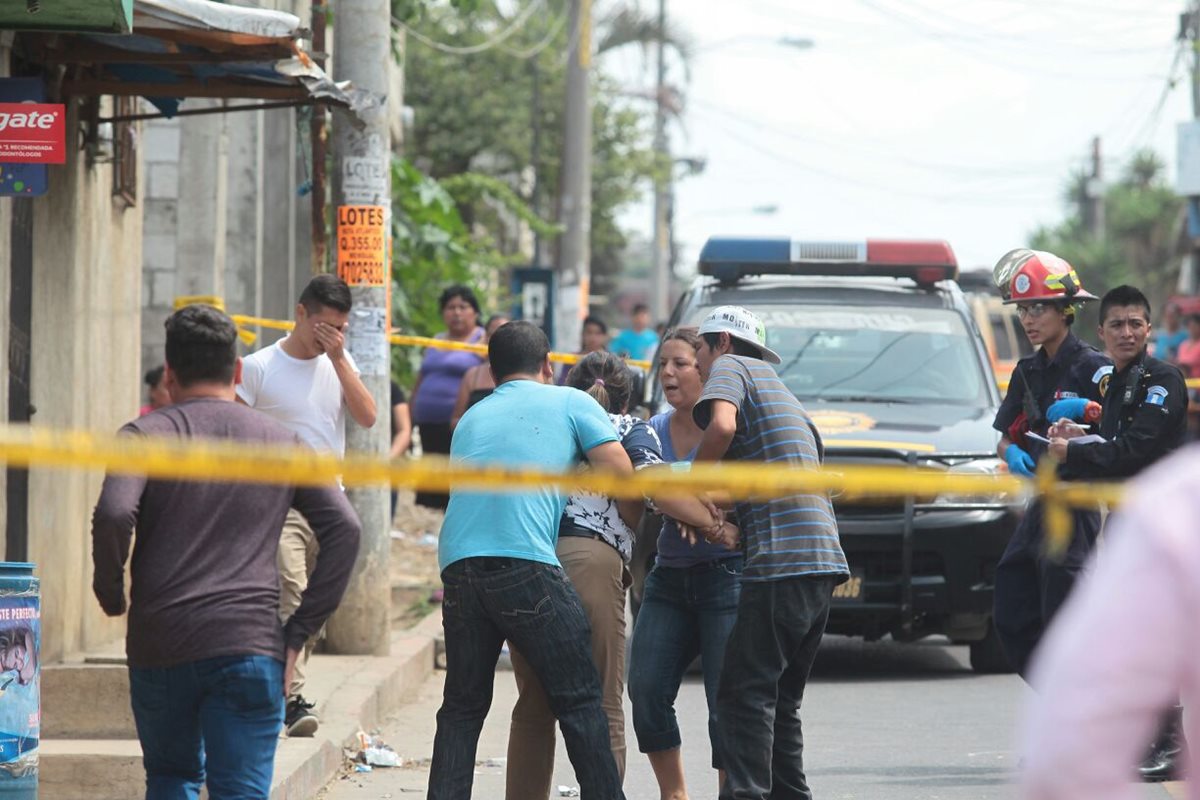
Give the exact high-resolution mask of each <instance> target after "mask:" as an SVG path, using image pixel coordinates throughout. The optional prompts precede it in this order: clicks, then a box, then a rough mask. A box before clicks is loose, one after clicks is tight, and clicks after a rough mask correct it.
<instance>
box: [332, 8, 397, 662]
mask: <svg viewBox="0 0 1200 800" xmlns="http://www.w3.org/2000/svg"><path fill="white" fill-rule="evenodd" d="M333 9H334V25H333V43H334V49H333V54H334V65H333V66H334V71H333V75H334V77H335V78H336V79H337V80H349V81H351V82H352V83H353V84H354V87H355V88H356V89H359V90H365V91H367V92H370V93H371V94H372V95H375V96H376V97H377V98H378V101H379V102H378V104H377V105H374V106H373V107H372V109H371V110H370V111H368V112H364V113H363V114H362V116H363V117H365V119H363V120H362V121H363V122H365V126H356V124H355V121H354V120H353V117H352V115H351V114H350V113H349V112H347V111H345V110H342V109H337V110H336V111H335V112H334V116H333V153H334V162H333V163H334V176H333V177H334V183H333V200H334V205H335V213H334V220H335V224H336V228H335V236H334V239H335V247H336V251H335V252H336V262H337V271H338V275H340V276H341V277H342V278H343V279H344V280H345V281H346V282H347V283H349V284H350V285H351V287H352V290H351V291H352V292H353V295H354V308H353V309H352V310H351V312H350V329H349V332H348V333H347V337H346V338H347V346H348V349H349V351H350V355H351V356H353V358H354V360H355V361H356V362H357V364H358V368H359V370H360V373H361V375H362V380H363V383H364V384H365V385H366V387H367V388H368V389H369V390H370V391H371V395H372V396H373V397H374V398H375V408H376V409H377V412H376V421H375V425H374V426H373V427H372V428H370V429H363V428H360V427H359V426H358V425H357V424H355V423H354V422H353V421H352V420H349V419H347V421H346V447H347V450H349V451H354V452H365V453H371V454H374V455H378V456H381V457H382V456H383V455H384V454H385V453H387V451H388V446H389V433H390V429H391V426H390V425H389V424H388V421H389V419H390V414H391V402H390V400H391V397H390V383H389V380H390V375H391V353H390V350H389V347H388V340H387V336H388V328H389V320H388V317H387V314H388V299H389V297H388V295H389V290H390V287H391V264H390V263H389V262H388V254H389V248H388V230H389V228H390V226H391V217H392V183H391V169H390V161H391V141H390V133H389V131H390V129H389V126H388V116H387V103H386V100H387V96H388V64H389V59H390V58H391V52H390V47H389V45H390V42H391V38H390V37H391V29H392V28H391V6H390V3H389V1H388V0H335V3H334V5H333ZM349 496H350V502H351V503H352V504H353V505H354V510H355V511H357V512H358V517H359V519H360V520H362V526H363V536H362V544H361V547H360V549H359V553H358V562H357V563H356V564H355V565H354V574H353V576H352V577H351V579H350V587H349V588H348V589H347V590H346V596H345V599H343V600H342V605H341V606H340V607H339V608H338V610H337V611H336V612H335V613H334V615H333V616H332V617H331V618H330V619H329V623H328V626H327V628H326V637H327V641H328V643H329V649H330V650H331V651H332V652H334V653H348V654H374V655H387V653H388V649H389V641H390V618H391V613H390V612H391V576H390V574H389V571H388V553H389V551H390V548H391V519H390V516H391V515H390V514H389V513H388V512H389V510H390V500H389V496H388V489H387V487H384V486H379V487H371V488H362V489H352V490H350V491H349Z"/></svg>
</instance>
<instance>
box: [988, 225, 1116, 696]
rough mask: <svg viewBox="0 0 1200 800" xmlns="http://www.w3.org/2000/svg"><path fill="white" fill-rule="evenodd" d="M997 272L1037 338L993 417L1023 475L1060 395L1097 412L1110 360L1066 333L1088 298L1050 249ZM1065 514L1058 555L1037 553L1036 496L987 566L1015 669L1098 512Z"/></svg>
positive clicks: (1056, 600) (1064, 584)
mask: <svg viewBox="0 0 1200 800" xmlns="http://www.w3.org/2000/svg"><path fill="white" fill-rule="evenodd" d="M996 276H997V279H998V282H999V281H1000V279H1001V278H1002V276H1003V278H1008V281H1007V287H1008V295H1009V296H1008V298H1007V299H1006V300H1005V301H1004V302H1005V303H1007V304H1016V306H1017V314H1018V316H1019V317H1020V320H1021V326H1022V327H1023V328H1024V329H1025V334H1026V336H1028V337H1029V341H1030V342H1031V343H1032V344H1033V345H1034V346H1039V345H1040V347H1039V348H1038V351H1037V352H1036V353H1034V354H1033V355H1031V356H1027V357H1025V358H1023V359H1021V360H1020V361H1019V362H1018V363H1017V367H1016V369H1015V370H1014V371H1013V375H1012V380H1011V381H1010V383H1009V386H1008V393H1007V394H1006V395H1005V397H1004V402H1003V403H1001V405H1000V410H999V411H998V412H997V413H996V419H995V422H994V423H993V426H994V427H995V428H996V430H998V431H1000V432H1001V433H1002V436H1001V439H1000V445H999V453H1000V455H1001V457H1002V458H1004V460H1005V461H1006V462H1007V463H1008V467H1009V471H1010V472H1012V473H1013V474H1015V475H1024V476H1027V477H1032V475H1033V471H1034V470H1035V469H1036V464H1037V460H1038V459H1040V458H1041V457H1042V456H1043V455H1044V454H1045V452H1046V442H1045V438H1044V437H1046V435H1047V433H1049V427H1050V422H1051V420H1050V419H1049V417H1048V412H1049V410H1050V407H1051V406H1052V405H1053V404H1054V403H1055V402H1057V401H1061V400H1077V401H1083V403H1084V406H1085V407H1087V403H1089V402H1091V403H1092V406H1090V408H1091V410H1092V414H1093V416H1095V417H1096V418H1097V419H1098V416H1099V411H1100V406H1099V400H1100V399H1101V398H1102V396H1103V389H1104V388H1106V387H1107V385H1108V380H1106V379H1107V378H1109V376H1111V374H1112V369H1113V367H1112V362H1111V361H1109V359H1108V357H1107V356H1105V355H1104V354H1102V353H1100V352H1099V351H1097V350H1096V349H1095V348H1093V347H1092V346H1090V345H1088V344H1086V343H1084V342H1083V341H1081V340H1080V339H1079V338H1077V337H1076V336H1075V335H1074V334H1073V333H1072V332H1071V325H1072V323H1073V322H1074V319H1075V305H1076V304H1077V303H1080V302H1082V301H1086V300H1095V299H1096V297H1095V295H1092V294H1089V293H1088V292H1086V291H1084V289H1083V286H1082V285H1081V284H1080V282H1079V277H1078V275H1076V273H1075V270H1074V269H1072V268H1071V265H1070V264H1068V263H1067V262H1066V261H1064V260H1062V259H1061V258H1059V257H1058V256H1055V255H1053V254H1051V253H1045V252H1040V251H1034V250H1024V249H1022V250H1014V251H1012V252H1010V253H1008V254H1007V255H1005V256H1004V258H1002V259H1001V260H1000V263H999V264H997V267H996ZM1029 434H1033V436H1031V435H1029ZM1035 436H1040V437H1043V438H1042V439H1041V440H1039V439H1037V438H1034V437H1035ZM1072 514H1073V516H1074V532H1073V535H1072V538H1071V543H1070V545H1069V546H1068V548H1067V552H1066V556H1065V558H1063V559H1062V560H1061V561H1051V560H1049V559H1046V558H1044V557H1043V536H1042V507H1041V503H1040V502H1038V501H1035V502H1034V503H1032V504H1031V505H1030V507H1029V508H1028V509H1027V510H1026V512H1025V515H1024V516H1023V517H1022V518H1021V522H1020V524H1019V525H1018V526H1017V529H1016V531H1015V532H1014V533H1013V537H1012V539H1011V540H1010V541H1009V544H1008V547H1007V548H1006V549H1005V551H1004V555H1003V556H1002V557H1001V558H1000V563H999V565H998V566H997V567H996V589H995V598H994V602H995V607H994V612H993V622H994V624H995V626H996V633H997V635H998V636H999V638H1000V643H1001V645H1002V646H1003V647H1004V651H1005V653H1006V654H1007V655H1008V659H1009V662H1010V663H1011V664H1012V666H1013V667H1014V668H1015V669H1016V670H1017V671H1018V672H1019V673H1020V674H1021V675H1022V676H1023V677H1024V676H1026V675H1027V671H1028V667H1029V662H1030V658H1031V656H1032V655H1033V651H1034V648H1036V647H1037V644H1038V642H1039V641H1040V640H1041V638H1042V634H1043V632H1044V631H1045V630H1046V627H1047V626H1048V625H1049V623H1050V619H1051V618H1052V617H1053V616H1054V614H1055V612H1057V611H1058V608H1059V607H1060V606H1061V605H1062V604H1063V602H1064V601H1065V600H1066V598H1067V595H1068V594H1069V593H1070V590H1071V587H1072V586H1073V585H1074V583H1075V578H1076V576H1077V575H1078V574H1079V571H1080V570H1081V569H1082V567H1083V564H1084V561H1085V560H1086V559H1087V556H1088V553H1089V552H1090V551H1091V549H1092V544H1093V543H1094V542H1095V540H1096V536H1097V535H1098V534H1099V532H1100V514H1099V512H1098V511H1091V510H1081V509H1076V510H1074V511H1073V512H1072Z"/></svg>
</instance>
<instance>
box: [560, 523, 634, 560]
mask: <svg viewBox="0 0 1200 800" xmlns="http://www.w3.org/2000/svg"><path fill="white" fill-rule="evenodd" d="M558 536H559V538H560V539H561V538H562V537H564V536H569V537H573V538H577V539H595V540H596V541H597V542H604V543H605V544H606V545H608V546H609V547H611V548H612V549H613V550H617V552H618V553H620V552H621V551H620V550H618V549H617V546H616V545H615V544H613V543H612V542H610V541H609V540H608V539H606V538H604V536H603V535H601V534H599V533H596V531H594V530H592V529H591V528H585V527H583V526H581V525H577V524H575V523H574V522H567V521H566V520H563V521H562V522H560V523H559V525H558Z"/></svg>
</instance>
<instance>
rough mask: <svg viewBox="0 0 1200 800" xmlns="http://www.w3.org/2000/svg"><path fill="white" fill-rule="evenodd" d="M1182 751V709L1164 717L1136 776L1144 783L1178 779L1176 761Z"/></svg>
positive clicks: (1172, 711)
mask: <svg viewBox="0 0 1200 800" xmlns="http://www.w3.org/2000/svg"><path fill="white" fill-rule="evenodd" d="M1182 750H1183V709H1181V708H1178V707H1176V708H1174V709H1172V710H1171V711H1170V712H1169V713H1168V714H1167V716H1166V719H1165V720H1164V721H1163V726H1162V729H1161V731H1160V732H1159V734H1158V739H1157V740H1156V741H1155V742H1154V746H1153V747H1151V748H1150V754H1149V755H1148V756H1146V760H1145V761H1143V762H1142V765H1141V766H1140V767H1138V774H1139V775H1140V776H1141V778H1142V780H1143V781H1145V782H1146V783H1157V782H1159V781H1169V780H1172V779H1174V778H1176V777H1178V772H1177V770H1176V763H1175V762H1176V761H1178V760H1179V753H1180V752H1181V751H1182Z"/></svg>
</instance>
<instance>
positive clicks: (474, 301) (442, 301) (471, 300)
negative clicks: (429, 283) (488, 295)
mask: <svg viewBox="0 0 1200 800" xmlns="http://www.w3.org/2000/svg"><path fill="white" fill-rule="evenodd" d="M456 297H461V298H462V301H463V302H464V303H466V304H467V305H469V306H470V307H471V308H473V309H475V313H476V314H479V313H481V312H480V311H479V299H478V298H477V297H475V292H473V291H471V288H470V287H469V286H463V285H462V284H460V283H456V284H455V285H453V286H448V287H446V288H445V289H443V290H442V296H441V297H439V298H438V311H445V310H446V304H447V303H449V302H450V301H451V300H453V299H454V298H456Z"/></svg>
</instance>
